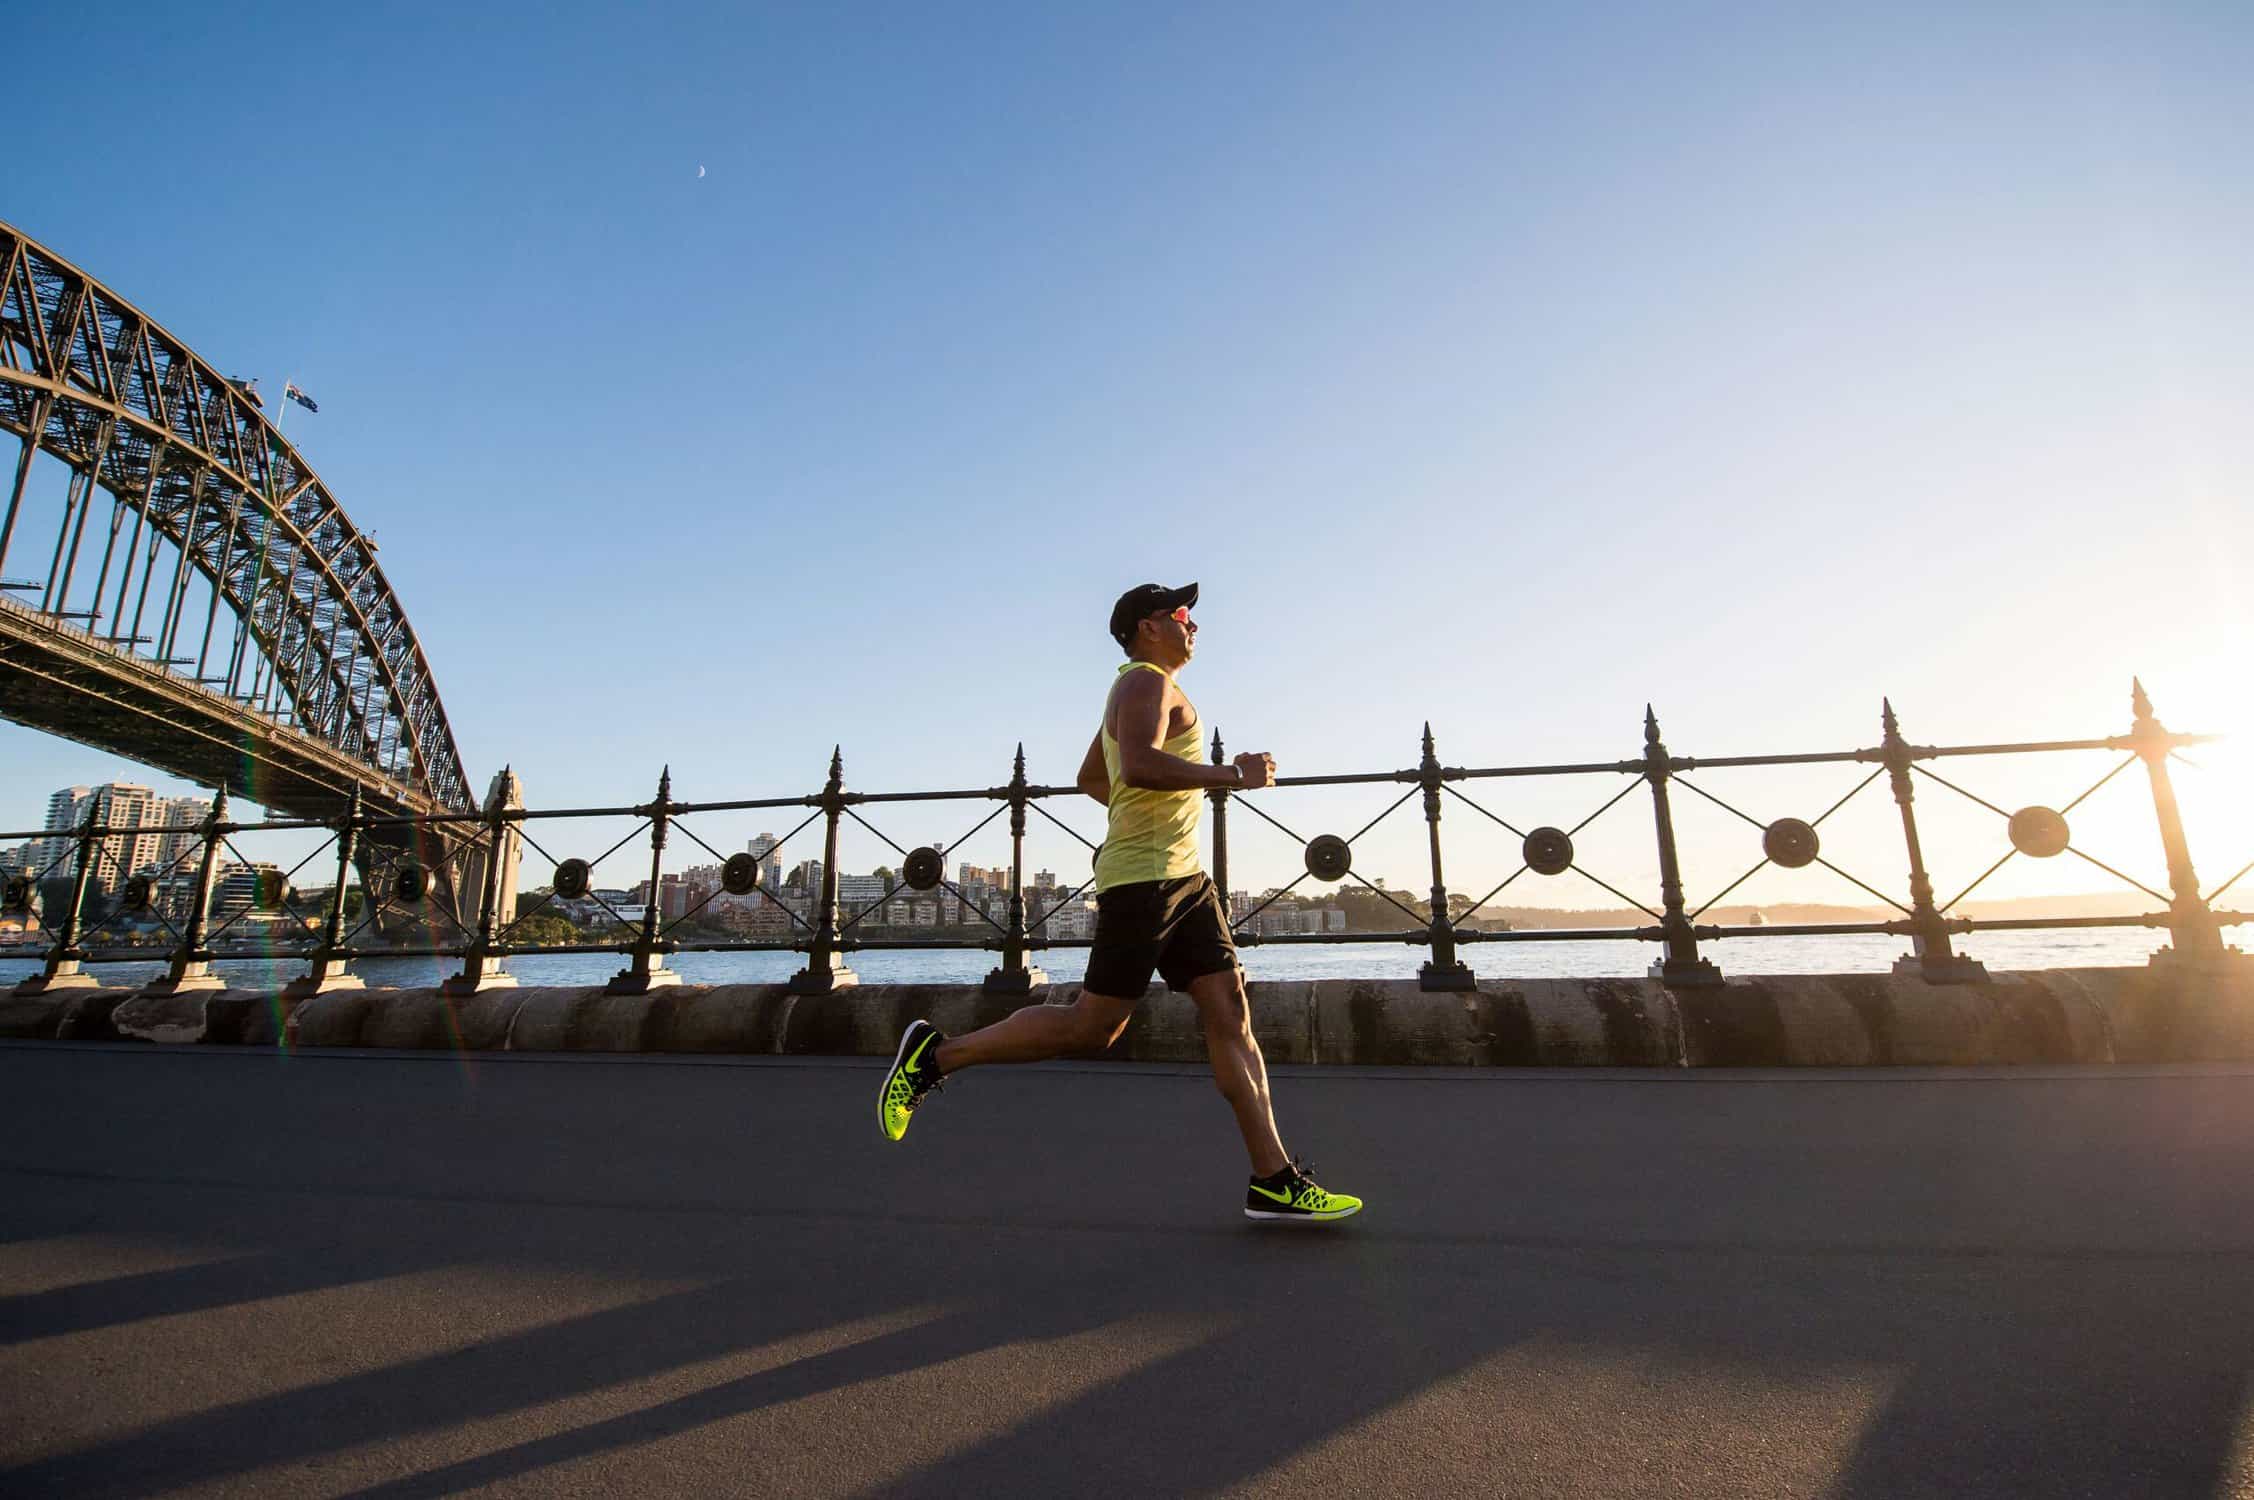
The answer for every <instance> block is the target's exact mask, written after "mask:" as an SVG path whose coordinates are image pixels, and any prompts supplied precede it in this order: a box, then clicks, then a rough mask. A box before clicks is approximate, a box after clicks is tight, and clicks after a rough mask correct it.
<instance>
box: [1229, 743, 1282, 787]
mask: <svg viewBox="0 0 2254 1500" xmlns="http://www.w3.org/2000/svg"><path fill="white" fill-rule="evenodd" d="M1231 764H1233V765H1235V767H1236V768H1237V777H1238V782H1237V785H1238V788H1239V790H1242V791H1247V792H1256V791H1258V790H1259V789H1260V788H1262V787H1264V786H1274V785H1275V784H1276V758H1275V757H1274V756H1273V755H1270V754H1269V753H1268V752H1267V751H1265V750H1256V751H1254V752H1253V753H1252V754H1250V755H1239V756H1237V757H1236V758H1235V759H1234V760H1233V761H1232V762H1231Z"/></svg>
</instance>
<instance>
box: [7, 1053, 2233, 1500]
mask: <svg viewBox="0 0 2254 1500" xmlns="http://www.w3.org/2000/svg"><path fill="white" fill-rule="evenodd" d="M877 1078H878V1071H877V1069H876V1067H875V1066H874V1065H872V1064H869V1063H865V1062H843V1061H841V1062H836V1063H827V1062H807V1061H781V1060H736V1059H731V1060H724V1061H700V1060H683V1059H654V1058H632V1059H619V1060H608V1059H570V1058H545V1059H542V1058H511V1059H503V1058H478V1059H470V1060H461V1059H452V1058H447V1057H442V1056H434V1055H432V1054H427V1053H426V1054H415V1055H412V1056H405V1055H400V1056H376V1055H365V1054H351V1055H327V1056H299V1057H275V1056H268V1055H254V1054H248V1053H236V1052H228V1051H220V1050H216V1049H214V1050H211V1051H189V1050H183V1051H157V1050H154V1049H145V1048H84V1047H69V1046H53V1045H48V1046H37V1045H31V1046H9V1047H0V1411H4V1412H5V1419H4V1420H0V1494H4V1495H7V1496H11V1497H13V1496H35V1495H69V1496H123V1495H136V1496H138V1495H150V1494H182V1495H186V1494H195V1495H221V1494H225V1495H256V1496H264V1495H273V1496H292V1497H296V1496H328V1495H380V1496H411V1495H440V1494H452V1493H457V1492H462V1491H471V1490H477V1491H489V1492H492V1493H497V1494H512V1495H543V1496H545V1495H600V1496H605V1497H610V1500H616V1497H619V1496H627V1495H666V1496H676V1495H689V1494H741V1495H776V1496H793V1497H797V1496H821V1495H869V1496H880V1495H881V1496H892V1495H981V1494H1001V1495H1011V1496H1019V1495H1024V1496H1061V1495H1076V1494H1087V1495H1118V1496H1171V1495H1207V1494H1228V1495H1287V1494H1289V1495H1308V1494H1317V1495H1342V1494H1355V1495H1409V1494H1417V1495H1430V1494H1443V1493H1452V1494H1465V1495H1472V1494H1479V1495H1528V1496H1534V1495H1544V1496H1546V1495H1647V1494H1664V1495H1715V1496H1755V1495H1843V1496H1898V1495H1947V1496H1952V1497H1957V1496H1968V1495H1983V1494H1997V1495H2001V1494H2013V1495H2018V1494H2043V1495H2089V1496H2103V1497H2108V1500H2117V1497H2125V1496H2142V1495H2212V1494H2235V1493H2249V1492H2254V1416H2250V1415H2249V1413H2248V1410H2247V1407H2248V1402H2249V1399H2250V1396H2254V1387H2250V1385H2249V1374H2250V1371H2254V1338H2250V1334H2254V1281H2250V1278H2249V1274H2248V1273H2249V1271H2250V1270H2254V1192H2250V1190H2249V1182H2250V1175H2249V1170H2248V1169H2249V1167H2250V1165H2254V1144H2250V1143H2254V1070H2234V1069H2226V1068H2208V1069H2196V1068H2184V1069H2166V1070H2159V1069H2154V1070H2141V1071H2139V1070H2128V1069H2109V1070H2103V1071H2098V1070H2089V1071H2074V1070H2064V1069H2059V1070H2035V1069H2022V1070H2017V1071H2010V1072H1982V1073H1973V1072H1951V1073H1913V1072H1882V1071H1870V1072H1859V1073H1829V1074H1811V1073H1790V1074H1786V1073H1768V1074H1738V1075H1729V1076H1717V1075H1700V1074H1693V1075H1682V1074H1672V1075H1651V1074H1620V1073H1611V1074H1574V1073H1567V1072H1544V1073H1492V1072H1489V1073H1478V1074H1470V1073H1445V1072H1435V1071H1429V1070H1427V1071H1414V1072H1411V1071H1392V1072H1387V1071H1363V1070H1354V1071H1349V1070H1340V1069H1297V1070H1279V1072H1278V1079H1277V1090H1278V1096H1279V1113H1280V1114H1281V1116H1282V1120H1283V1125H1284V1130H1285V1136H1286V1139H1287V1141H1289V1142H1291V1143H1292V1145H1293V1146H1294V1148H1295V1149H1297V1150H1299V1151H1301V1152H1303V1153H1305V1154H1306V1155H1308V1156H1310V1157H1312V1158H1313V1160H1314V1162H1315V1164H1316V1165H1317V1167H1318V1169H1319V1171H1320V1174H1321V1176H1322V1177H1323V1179H1324V1180H1325V1181H1326V1182H1328V1183H1329V1184H1330V1185H1332V1186H1334V1187H1338V1188H1343V1189H1345V1190H1347V1191H1352V1192H1358V1193H1361V1194H1363V1195H1365V1196H1366V1197H1368V1198H1369V1199H1370V1202H1371V1207H1370V1209H1369V1210H1368V1211H1367V1212H1366V1213H1365V1214H1363V1215H1362V1217H1361V1218H1360V1219H1359V1220H1357V1221H1354V1222H1353V1223H1351V1224H1348V1225H1345V1226H1342V1227H1340V1228H1338V1229H1335V1230H1329V1231H1323V1230H1310V1229H1303V1228H1281V1229H1279V1228H1267V1227H1257V1226H1253V1225H1250V1224H1248V1223H1246V1222H1245V1221H1244V1220H1243V1219H1242V1218H1241V1217H1240V1216H1239V1205H1240V1203H1241V1199H1242V1181H1243V1177H1242V1164H1241V1159H1240V1157H1239V1155H1238V1148H1237V1147H1236V1145H1235V1142H1234V1136H1233V1132H1232V1131H1231V1129H1230V1127H1229V1124H1228V1120H1227V1116H1226V1114H1225V1112H1224V1109H1223V1107H1222V1105H1221V1103H1220V1100H1219V1099H1218V1097H1217V1096H1216V1095H1215V1094H1214V1093H1213V1092H1212V1089H1211V1086H1210V1084H1209V1083H1208V1082H1207V1081H1206V1080H1205V1078H1204V1077H1203V1076H1202V1075H1201V1074H1200V1073H1198V1072H1196V1071H1194V1070H1186V1069H1170V1068H1156V1067H1121V1066H1110V1067H1086V1066H1083V1067H1061V1066H1052V1067H1043V1068H1034V1069H1018V1070H999V1069H997V1070H994V1071H991V1072H988V1073H984V1074H975V1075H967V1076H965V1077H963V1078H961V1079H960V1080H958V1081H957V1082H956V1083H955V1084H953V1085H952V1086H950V1088H949V1089H948V1090H947V1092H946V1093H945V1094H943V1095H941V1096H940V1097H939V1098H938V1099H937V1100H935V1101H934V1102H933V1104H932V1105H931V1106H930V1107H929V1108H928V1109H927V1110H926V1112H925V1113H924V1115H923V1116H922V1117H921V1118H919V1120H918V1122H917V1124H916V1127H915V1130H914V1131H913V1133H912V1134H911V1135H910V1137H909V1139H908V1141H907V1142H906V1143H905V1144H904V1145H901V1146H889V1145H887V1144H885V1143H884V1142H883V1141H882V1140H881V1139H880V1138H879V1137H878V1135H877V1133H876V1129H875V1124H874V1118H873V1091H874V1088H875V1085H876V1082H877Z"/></svg>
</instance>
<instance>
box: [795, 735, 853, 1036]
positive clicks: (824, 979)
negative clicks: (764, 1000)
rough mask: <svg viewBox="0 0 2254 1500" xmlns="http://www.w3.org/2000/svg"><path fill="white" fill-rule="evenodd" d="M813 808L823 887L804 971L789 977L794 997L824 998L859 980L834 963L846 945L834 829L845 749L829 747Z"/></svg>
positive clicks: (841, 804)
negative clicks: (818, 816) (818, 815)
mask: <svg viewBox="0 0 2254 1500" xmlns="http://www.w3.org/2000/svg"><path fill="white" fill-rule="evenodd" d="M814 805H815V806H817V807H819V808H821V810H822V819H823V828H822V887H821V890H820V892H819V893H818V894H817V895H816V897H815V901H814V935H813V936H812V937H811V938H809V939H808V940H807V947H806V967H805V968H803V969H800V970H799V971H798V972H797V973H796V974H793V975H791V977H790V992H791V993H792V994H794V995H827V994H829V993H830V992H831V991H832V990H838V989H843V988H844V987H846V986H847V985H852V984H859V983H860V982H861V976H860V975H858V974H856V973H854V972H853V971H852V970H851V969H849V968H847V967H846V966H845V965H844V964H841V963H839V962H838V961H837V955H838V952H839V949H840V948H841V947H842V945H843V944H844V941H845V937H844V930H843V929H842V928H841V927H840V926H839V924H838V919H837V825H838V820H839V819H841V818H842V817H844V816H845V747H844V746H843V745H832V746H831V747H830V777H829V780H828V781H826V782H824V783H823V784H822V790H821V793H820V795H819V796H817V797H815V798H814Z"/></svg>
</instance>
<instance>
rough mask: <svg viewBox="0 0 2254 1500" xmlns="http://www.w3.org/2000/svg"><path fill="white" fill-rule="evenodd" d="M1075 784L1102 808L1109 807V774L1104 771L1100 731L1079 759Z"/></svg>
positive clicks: (1101, 733) (1102, 744)
mask: <svg viewBox="0 0 2254 1500" xmlns="http://www.w3.org/2000/svg"><path fill="white" fill-rule="evenodd" d="M1077 784H1078V786H1079V788H1080V790H1082V791H1083V792H1086V793H1087V794H1088V795H1089V796H1091V797H1093V798H1095V799H1096V800H1097V801H1098V802H1101V803H1102V804H1103V805H1104V806H1106V807H1109V806H1111V772H1109V771H1107V770H1105V769H1104V737H1103V732H1102V731H1101V730H1099V731H1097V733H1096V737H1095V738H1094V739H1092V740H1090V741H1088V753H1087V755H1086V756H1084V757H1083V758H1082V759H1081V762H1080V779H1079V782H1078V783H1077Z"/></svg>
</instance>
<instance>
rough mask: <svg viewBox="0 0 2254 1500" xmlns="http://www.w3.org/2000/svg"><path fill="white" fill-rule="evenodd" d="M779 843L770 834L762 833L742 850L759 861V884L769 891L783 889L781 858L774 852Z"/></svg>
mask: <svg viewBox="0 0 2254 1500" xmlns="http://www.w3.org/2000/svg"><path fill="white" fill-rule="evenodd" d="M779 842H780V841H779V840H778V839H777V838H776V837H775V836H774V835H773V834H771V833H762V834H761V835H760V836H759V837H757V838H755V839H753V840H752V841H751V842H750V843H748V844H746V845H744V849H745V850H746V851H747V852H748V853H749V854H750V855H751V857H752V858H753V859H756V860H758V861H759V883H760V884H761V885H763V886H765V887H767V889H769V890H771V891H779V890H781V889H782V888H783V857H782V855H780V854H778V853H776V852H775V848H776V845H777V844H778V843H779Z"/></svg>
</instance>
